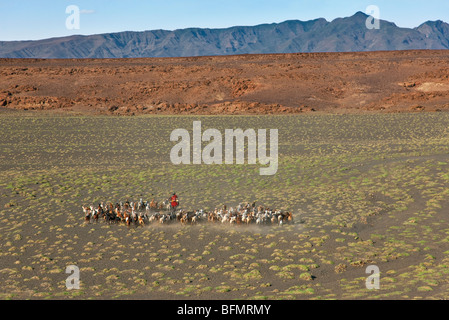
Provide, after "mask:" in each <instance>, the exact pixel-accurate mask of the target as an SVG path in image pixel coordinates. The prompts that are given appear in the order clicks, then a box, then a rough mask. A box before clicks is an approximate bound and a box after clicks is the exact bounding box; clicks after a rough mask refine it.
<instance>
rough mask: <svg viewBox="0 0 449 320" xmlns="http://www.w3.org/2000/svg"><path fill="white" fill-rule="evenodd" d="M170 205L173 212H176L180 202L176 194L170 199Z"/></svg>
mask: <svg viewBox="0 0 449 320" xmlns="http://www.w3.org/2000/svg"><path fill="white" fill-rule="evenodd" d="M170 204H171V207H172V208H173V210H176V207H177V206H178V205H179V200H178V196H177V195H176V193H173V195H172V197H171V198H170Z"/></svg>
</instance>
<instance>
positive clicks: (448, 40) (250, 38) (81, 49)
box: [0, 12, 449, 59]
mask: <svg viewBox="0 0 449 320" xmlns="http://www.w3.org/2000/svg"><path fill="white" fill-rule="evenodd" d="M368 17H369V16H368V15H366V14H365V13H363V12H357V13H356V14H355V15H353V16H351V17H346V18H337V19H335V20H333V21H331V22H329V21H327V20H325V19H323V18H320V19H315V20H310V21H299V20H289V21H285V22H282V23H272V24H261V25H257V26H236V27H231V28H225V29H205V28H187V29H179V30H174V31H168V30H152V31H142V32H131V31H125V32H118V33H107V34H97V35H88V36H84V35H74V36H68V37H60V38H51V39H44V40H37V41H0V58H47V59H50V58H56V59H69V58H141V57H189V56H217V55H236V54H266V53H296V52H359V51H390V50H414V49H448V48H449V24H447V23H445V22H443V21H440V20H438V21H427V22H425V23H423V24H421V25H420V26H418V27H416V28H413V29H412V28H401V27H398V26H397V25H396V24H394V23H392V22H389V21H385V20H381V21H380V29H368V28H367V27H366V20H367V18H368Z"/></svg>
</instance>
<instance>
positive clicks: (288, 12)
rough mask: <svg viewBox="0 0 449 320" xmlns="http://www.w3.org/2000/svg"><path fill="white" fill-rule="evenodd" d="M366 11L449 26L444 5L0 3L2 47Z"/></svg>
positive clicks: (285, 0) (304, 0)
mask: <svg viewBox="0 0 449 320" xmlns="http://www.w3.org/2000/svg"><path fill="white" fill-rule="evenodd" d="M69 5H75V6H77V7H78V8H79V9H80V19H79V28H77V29H73V28H67V24H66V20H68V19H69V18H71V17H72V16H71V13H72V12H69V13H66V9H67V7H68V6H69ZM370 5H375V6H377V7H378V8H379V10H380V19H382V20H388V21H391V22H394V23H396V25H398V26H400V27H407V28H414V27H417V26H419V25H420V24H421V23H423V22H425V21H428V20H443V21H445V22H448V23H449V1H448V0H425V1H424V0H367V1H366V0H341V1H339V0H272V1H268V0H190V1H189V0H158V1H156V0H69V1H67V0H53V1H52V0H0V13H1V17H2V18H1V19H0V41H12V40H38V39H45V38H52V37H62V36H69V35H74V34H83V35H90V34H98V33H111V32H120V31H145V30H154V29H165V30H175V29H181V28H189V27H200V28H227V27H231V26H252V25H257V24H262V23H279V22H283V21H285V20H302V21H306V20H312V19H317V18H325V19H326V20H328V21H332V20H333V19H335V18H339V17H349V16H352V15H353V14H354V13H356V12H357V11H362V12H365V13H366V12H367V11H366V10H367V7H368V6H370ZM70 21H72V22H73V21H74V20H70ZM72 25H73V23H72Z"/></svg>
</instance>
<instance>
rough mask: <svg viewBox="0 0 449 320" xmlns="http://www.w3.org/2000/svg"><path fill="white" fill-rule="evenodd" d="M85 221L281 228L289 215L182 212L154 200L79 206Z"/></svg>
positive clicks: (253, 210) (256, 210) (245, 208)
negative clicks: (203, 223)
mask: <svg viewBox="0 0 449 320" xmlns="http://www.w3.org/2000/svg"><path fill="white" fill-rule="evenodd" d="M82 208H83V212H84V219H85V222H87V223H90V222H98V220H99V219H103V220H104V221H106V222H107V223H110V224H112V223H116V224H119V223H123V224H125V225H127V226H131V225H138V226H139V225H140V226H144V225H146V224H152V223H159V224H169V223H174V222H178V223H181V224H184V225H186V224H198V223H202V222H212V223H222V224H225V223H227V224H231V225H232V224H246V225H249V224H252V223H255V224H257V225H283V224H285V223H293V215H292V213H291V212H286V211H283V210H271V209H269V208H265V207H263V206H258V207H256V206H255V203H253V204H252V205H250V204H249V203H246V204H243V203H242V204H239V205H238V206H237V207H236V208H232V207H231V208H227V207H226V206H223V207H222V208H220V209H217V208H216V209H215V210H213V211H209V212H206V211H204V210H196V211H185V210H182V209H176V208H173V207H171V205H170V202H169V201H168V200H166V201H164V202H162V203H160V204H158V203H157V202H155V201H154V200H152V201H151V202H144V201H142V199H140V201H138V202H129V201H126V202H125V203H122V202H121V203H116V204H115V205H113V204H112V203H108V204H104V203H101V204H99V205H98V207H94V206H82Z"/></svg>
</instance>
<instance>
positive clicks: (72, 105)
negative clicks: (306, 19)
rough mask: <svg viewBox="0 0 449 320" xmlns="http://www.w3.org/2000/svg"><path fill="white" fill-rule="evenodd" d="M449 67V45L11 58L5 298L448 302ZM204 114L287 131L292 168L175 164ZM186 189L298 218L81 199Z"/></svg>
mask: <svg viewBox="0 0 449 320" xmlns="http://www.w3.org/2000/svg"><path fill="white" fill-rule="evenodd" d="M448 63H449V59H448V54H447V53H446V52H444V51H422V52H420V51H412V52H398V53H382V52H381V53H372V54H367V53H363V54H362V53H360V54H334V55H333V54H310V55H301V54H298V55H268V56H236V57H204V58H183V59H135V60H134V59H133V60H116V61H114V60H107V61H96V60H88V61H80V60H76V61H72V60H70V61H66V60H60V61H59V60H58V61H56V60H51V61H46V60H29V61H28V60H2V61H1V62H0V73H1V78H0V90H2V91H1V92H2V94H3V98H0V104H2V106H3V107H2V109H1V112H0V127H1V130H2V135H1V139H0V146H1V147H0V172H1V173H0V256H1V260H0V261H1V262H0V288H1V290H0V298H1V299H120V300H121V299H214V300H216V299H217V300H218V299H258V300H264V299H294V300H297V299H446V298H447V296H448V293H449V282H448V280H447V279H448V277H447V274H449V227H448V224H447V221H448V211H447V206H448V205H449V201H448V198H447V196H448V195H449V126H448V124H449V113H447V112H444V111H446V110H447V106H448V103H449V101H447V100H446V96H447V91H446V89H445V88H446V87H445V86H446V85H449V80H448V78H447V75H448V74H449V73H446V74H445V71H444V70H447V68H448V66H447V64H448ZM288 64H289V65H288ZM255 65H257V66H258V67H257V68H256V67H254V66H255ZM375 66H377V67H375ZM296 69H298V70H296ZM299 70H302V71H299ZM362 70H363V71H362ZM290 71H291V72H290ZM226 74H228V76H226ZM222 77H223V78H224V80H223V82H220V81H219V79H221V78H222ZM227 77H229V78H227ZM231 77H232V78H231ZM290 77H291V78H290ZM158 79H159V80H158ZM242 79H246V80H247V82H246V83H244V84H243V85H242ZM287 79H290V80H287ZM158 81H159V82H158ZM203 81H205V82H204V83H203ZM207 81H210V82H208V83H207V84H206V82H207ZM170 83H171V85H172V86H171V87H170ZM226 83H227V84H226ZM236 83H237V85H235V84H236ZM150 84H151V85H150ZM232 88H240V89H238V90H237V89H236V90H233V89H232ZM242 88H245V89H242ZM282 88H285V91H282V90H283V89H282ZM326 88H333V90H331V91H328V92H327V93H325V92H326ZM150 89H151V90H150ZM153 90H154V93H153ZM335 90H337V91H338V90H341V91H338V92H339V93H338V92H336V91H335ZM212 93H216V95H215V96H212ZM284 93H285V95H284ZM362 96H363V100H364V101H362V100H361V99H362ZM314 97H315V98H314ZM2 99H3V100H2ZM313 99H316V100H313ZM1 101H2V102H1ZM362 102H363V103H362ZM418 107H419V108H418ZM438 110H439V111H441V112H427V111H438ZM114 115H129V116H114ZM131 115H133V116H131ZM196 120H201V121H202V125H203V127H204V130H205V129H207V128H215V129H218V130H220V132H224V130H225V129H228V128H231V129H232V128H243V129H245V128H255V129H270V128H276V129H278V130H279V169H278V172H277V173H276V174H275V175H273V176H261V175H260V174H259V168H260V166H259V165H252V164H244V165H236V164H234V165H226V164H223V165H174V164H173V163H172V162H171V161H170V156H169V153H170V150H171V148H172V147H173V145H174V143H173V142H171V141H170V133H171V132H172V131H173V130H174V129H176V128H185V129H187V130H190V131H191V130H192V123H193V121H196ZM173 191H176V193H177V194H178V195H179V197H180V203H181V207H182V208H186V209H188V210H195V209H205V210H213V209H214V208H216V207H219V206H223V205H227V206H228V207H229V206H236V205H237V204H238V203H240V202H250V203H251V202H253V201H256V203H257V205H263V206H268V207H270V208H278V209H283V210H289V211H291V212H292V213H293V215H294V223H293V224H285V225H283V226H278V225H264V226H260V225H255V224H251V225H249V226H247V225H229V224H226V225H225V224H219V223H215V224H213V223H200V224H198V225H180V224H179V223H173V224H170V225H160V224H158V223H154V224H151V225H145V226H143V227H142V226H130V227H128V226H126V225H124V224H119V225H116V224H112V225H111V224H107V223H105V222H104V221H102V220H100V221H98V222H92V221H91V222H89V223H86V222H85V221H84V214H83V211H82V208H81V206H82V205H96V204H98V203H99V202H113V203H115V202H119V201H125V200H133V201H138V200H139V199H140V198H143V199H144V200H146V201H147V200H151V199H152V198H155V199H156V200H158V201H161V200H163V199H165V198H167V197H168V196H170V194H171V193H172V192H173ZM69 265H76V266H78V267H79V269H80V278H81V287H80V289H79V290H67V288H66V279H67V277H68V276H69V275H68V274H66V273H65V269H66V267H67V266H69ZM370 265H375V266H377V267H378V268H379V270H380V289H379V290H368V289H367V288H366V279H367V277H368V276H369V275H370V274H367V273H366V268H367V267H368V266H370Z"/></svg>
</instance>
